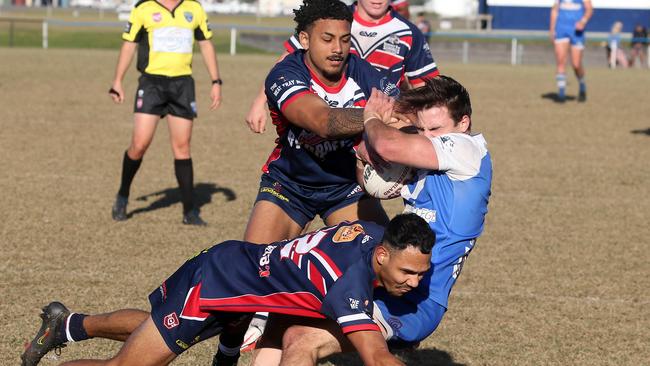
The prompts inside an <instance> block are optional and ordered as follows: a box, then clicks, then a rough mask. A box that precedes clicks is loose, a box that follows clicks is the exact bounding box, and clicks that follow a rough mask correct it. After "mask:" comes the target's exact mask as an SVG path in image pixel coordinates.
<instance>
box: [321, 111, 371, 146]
mask: <svg viewBox="0 0 650 366" xmlns="http://www.w3.org/2000/svg"><path fill="white" fill-rule="evenodd" d="M325 125H326V132H325V133H326V136H325V137H327V138H331V139H336V138H343V137H350V136H354V135H356V134H359V133H361V132H362V131H363V109H362V108H330V109H329V112H328V113H327V121H326V122H325Z"/></svg>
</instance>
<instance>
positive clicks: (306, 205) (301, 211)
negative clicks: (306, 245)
mask: <svg viewBox="0 0 650 366" xmlns="http://www.w3.org/2000/svg"><path fill="white" fill-rule="evenodd" d="M364 196H365V192H364V191H363V189H362V188H361V186H359V185H358V184H357V183H349V184H342V185H337V186H329V187H322V188H321V187H308V186H303V185H300V184H297V183H292V182H290V181H288V180H287V179H283V178H282V177H280V176H279V175H277V174H274V173H273V172H270V173H264V174H262V179H261V182H260V190H259V192H258V194H257V199H255V202H258V201H270V202H273V203H275V204H276V205H278V206H280V208H282V210H283V211H284V212H286V213H287V215H289V217H291V219H292V220H293V221H295V222H296V223H298V225H300V226H301V227H304V226H305V225H307V223H309V222H310V221H311V220H313V219H314V217H316V215H319V216H320V217H321V218H322V219H323V220H325V219H326V218H327V217H328V216H329V215H330V214H331V213H332V212H334V211H336V210H338V209H340V208H343V207H345V206H349V205H351V204H353V203H355V202H358V201H359V200H360V199H361V198H363V197H364Z"/></svg>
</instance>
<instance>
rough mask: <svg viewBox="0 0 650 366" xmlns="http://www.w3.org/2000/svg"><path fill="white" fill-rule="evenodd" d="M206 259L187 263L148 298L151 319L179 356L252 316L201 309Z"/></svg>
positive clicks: (199, 258)
mask: <svg viewBox="0 0 650 366" xmlns="http://www.w3.org/2000/svg"><path fill="white" fill-rule="evenodd" d="M203 258H204V256H202V255H200V256H198V257H194V258H193V259H190V260H188V261H187V262H185V264H183V265H182V266H181V268H179V269H178V270H177V271H176V272H175V273H174V274H173V275H171V277H169V278H168V279H167V280H166V281H165V282H163V283H162V285H160V287H158V288H157V289H156V290H154V291H153V292H152V293H151V294H150V295H149V302H150V303H151V318H152V319H153V322H154V324H156V328H158V331H159V332H160V335H161V336H162V337H163V339H164V340H165V343H166V344H167V347H169V349H170V350H171V351H172V352H174V353H175V354H177V355H179V354H181V353H183V352H184V351H186V350H187V349H188V348H190V347H191V346H193V345H194V344H196V343H198V342H200V341H203V340H206V339H208V338H211V337H214V336H215V335H217V334H219V333H221V331H222V330H223V328H224V326H225V325H226V324H228V323H230V322H235V321H238V320H240V319H242V318H244V317H248V316H249V315H250V314H247V313H226V312H210V313H204V312H201V311H200V310H199V309H198V297H199V294H200V287H199V286H198V285H199V284H200V283H201V262H202V260H203Z"/></svg>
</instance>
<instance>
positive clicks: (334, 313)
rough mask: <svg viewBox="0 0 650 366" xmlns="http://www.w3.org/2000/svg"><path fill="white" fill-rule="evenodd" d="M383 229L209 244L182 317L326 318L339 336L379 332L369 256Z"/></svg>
mask: <svg viewBox="0 0 650 366" xmlns="http://www.w3.org/2000/svg"><path fill="white" fill-rule="evenodd" d="M383 231H384V229H383V228H382V227H381V226H379V225H376V224H374V223H371V222H365V221H355V222H344V223H341V224H339V225H337V226H333V227H326V228H323V229H321V230H319V231H316V232H313V233H309V234H306V235H304V236H302V237H299V238H296V239H293V240H288V241H286V240H285V241H282V242H277V243H273V244H269V245H257V244H252V243H246V242H240V241H228V242H224V243H222V244H219V245H215V246H214V247H212V248H210V249H208V250H206V251H204V252H202V253H201V254H200V256H202V257H203V259H202V262H201V271H200V272H201V276H202V277H201V280H200V283H198V285H196V286H195V287H194V288H193V290H191V291H189V293H188V295H187V300H186V304H185V307H184V309H183V312H182V314H181V315H180V317H181V318H185V319H204V318H206V317H207V316H209V314H210V313H211V312H214V311H223V312H259V311H268V312H274V313H282V314H290V315H297V316H306V317H314V318H325V317H327V318H330V319H333V320H336V321H337V322H338V323H339V324H340V326H341V328H342V330H343V332H344V333H349V332H353V331H358V330H379V328H378V327H377V325H376V324H375V323H374V322H373V320H372V310H373V298H372V293H373V288H374V284H373V283H374V279H375V273H374V271H373V269H372V255H373V249H374V248H375V247H376V246H377V245H378V244H379V243H380V242H381V239H382V236H383ZM199 258H200V257H199Z"/></svg>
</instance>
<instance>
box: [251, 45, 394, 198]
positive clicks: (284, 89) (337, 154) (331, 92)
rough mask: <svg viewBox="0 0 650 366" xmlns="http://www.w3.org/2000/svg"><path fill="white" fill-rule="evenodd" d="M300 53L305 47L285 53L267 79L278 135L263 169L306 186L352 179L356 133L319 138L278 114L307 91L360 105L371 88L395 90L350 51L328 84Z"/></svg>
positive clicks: (342, 104)
mask: <svg viewBox="0 0 650 366" xmlns="http://www.w3.org/2000/svg"><path fill="white" fill-rule="evenodd" d="M304 57H305V52H304V51H299V52H294V53H292V54H290V55H288V56H287V57H286V58H285V59H284V60H282V61H281V62H279V63H278V64H276V65H275V67H274V68H273V69H272V70H271V72H270V73H269V75H268V76H267V78H266V83H265V92H266V97H267V99H268V104H269V110H270V111H271V118H272V120H273V124H274V125H275V126H276V130H277V134H278V138H277V140H276V144H277V146H276V148H275V149H274V150H273V152H272V153H271V155H270V157H269V159H268V161H267V162H266V164H265V165H264V168H263V170H264V172H265V173H268V172H270V171H272V172H273V173H275V174H280V175H281V176H282V177H284V178H286V179H287V180H290V181H292V182H296V183H298V184H302V185H306V186H310V187H327V186H333V185H340V184H349V183H353V182H356V178H355V166H356V158H355V152H354V147H355V146H356V145H357V144H358V143H359V141H360V137H361V135H358V136H356V137H352V138H346V139H338V140H328V139H324V138H321V137H319V136H318V135H316V134H315V133H314V132H312V131H309V130H306V129H304V128H302V127H299V126H296V125H294V124H292V123H291V122H290V121H289V120H287V119H286V118H285V117H284V115H283V113H282V112H283V111H284V109H285V108H286V107H287V106H288V105H290V104H291V103H294V102H295V101H297V100H299V99H300V97H301V96H304V95H305V94H308V93H312V94H316V95H318V96H319V97H320V98H321V99H323V100H324V101H325V102H327V104H329V106H330V107H331V108H350V107H359V108H361V107H364V106H365V104H366V100H367V99H368V98H369V97H370V93H371V91H372V88H373V87H374V88H377V89H379V90H382V91H384V92H385V93H387V94H389V95H390V94H395V93H398V90H397V88H396V87H395V85H394V84H390V83H388V82H387V79H386V78H385V77H383V76H382V75H381V74H380V73H379V72H378V71H377V70H375V69H374V68H373V67H372V66H370V64H368V63H367V62H365V61H363V60H361V59H359V58H358V57H356V56H354V55H350V56H349V58H348V60H347V65H346V67H345V69H344V72H343V77H342V78H341V81H340V83H339V85H337V86H335V87H330V86H327V85H325V84H324V83H323V82H321V81H320V80H319V79H318V77H317V76H316V74H315V73H314V72H312V70H310V69H309V67H308V66H307V65H306V64H305V62H304Z"/></svg>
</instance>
